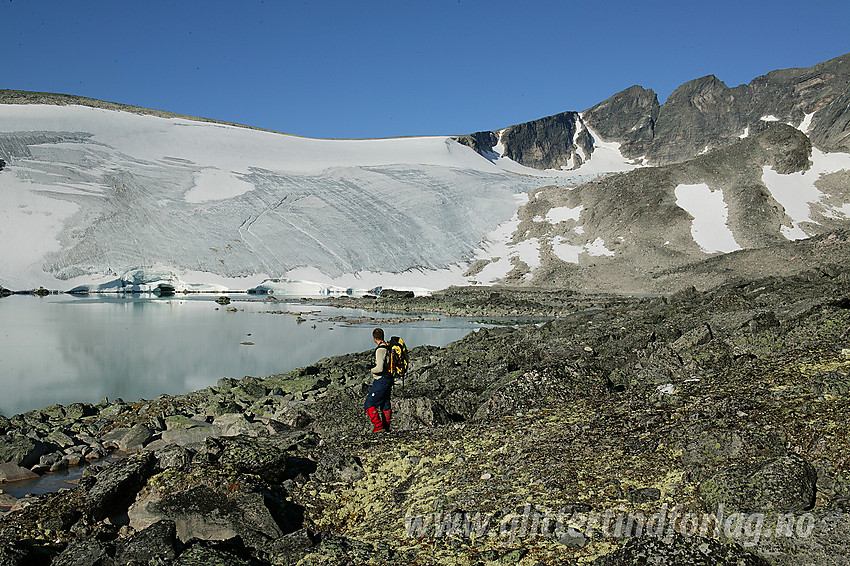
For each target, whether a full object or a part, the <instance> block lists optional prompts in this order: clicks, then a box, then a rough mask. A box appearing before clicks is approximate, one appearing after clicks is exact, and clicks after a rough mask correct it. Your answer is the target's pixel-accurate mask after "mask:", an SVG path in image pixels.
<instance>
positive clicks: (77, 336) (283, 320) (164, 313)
mask: <svg viewBox="0 0 850 566" xmlns="http://www.w3.org/2000/svg"><path fill="white" fill-rule="evenodd" d="M213 299H214V297H190V298H171V299H147V298H145V299H140V298H123V297H121V298H101V297H97V298H91V297H90V298H77V297H71V296H67V295H51V296H48V297H44V298H41V299H39V298H35V297H30V296H12V297H7V298H4V299H3V300H0V392H2V393H0V413H2V414H4V415H6V416H10V415H13V414H16V413H20V412H23V411H27V410H31V409H37V408H42V407H46V406H48V405H51V404H53V403H62V404H69V403H72V402H75V401H87V402H92V403H95V402H97V401H99V400H100V399H101V398H103V397H109V398H110V399H112V398H115V397H121V398H123V399H125V400H128V401H129V400H136V399H139V398H145V399H152V398H155V397H157V396H158V395H160V394H162V393H166V394H170V395H175V394H180V393H185V392H187V391H192V390H195V389H200V388H203V387H207V386H209V385H213V384H215V383H216V381H218V379H219V378H221V377H235V378H241V377H244V376H246V375H254V376H266V375H272V374H275V373H281V372H284V371H287V370H289V369H292V368H296V367H300V366H305V365H309V364H311V363H313V362H315V361H317V360H319V359H321V358H324V357H327V356H332V355H338V354H344V353H348V352H359V351H365V350H369V349H371V348H372V347H373V343H372V340H371V335H370V332H369V328H370V327H368V326H364V325H355V326H346V325H344V324H341V323H339V322H334V321H328V320H327V319H328V318H330V317H332V316H340V315H345V316H349V317H357V316H370V317H374V316H390V315H376V314H375V313H367V312H364V311H358V310H351V309H334V308H331V307H323V306H311V305H304V304H300V303H299V304H285V303H277V302H273V303H269V302H263V301H255V300H248V299H243V300H236V301H234V302H233V303H232V304H231V305H230V306H231V307H235V308H236V309H237V311H236V312H228V310H227V307H225V306H221V305H218V304H216V303H215V302H214V300H213ZM276 310H280V311H301V312H304V311H318V312H317V313H312V314H304V315H302V316H303V318H305V319H306V322H303V323H300V324H299V323H298V322H297V321H296V317H295V316H292V315H288V314H269V313H268V311H276ZM314 326H315V328H314ZM474 327H475V325H474V324H473V323H472V322H470V321H468V320H466V319H451V318H442V319H441V320H439V321H419V322H411V323H405V324H402V325H398V326H395V325H392V326H387V328H386V329H387V331H388V332H389V333H390V334H396V333H397V334H400V335H402V336H403V337H404V339H405V342H406V343H407V344H408V345H409V346H411V347H413V346H417V345H421V344H433V345H437V346H439V345H444V344H447V343H449V342H452V341H454V340H457V339H459V338H461V337H463V336H464V335H465V334H466V333H468V332H469V331H470V330H472V329H473V328H474ZM246 342H250V343H251V344H244V343H246Z"/></svg>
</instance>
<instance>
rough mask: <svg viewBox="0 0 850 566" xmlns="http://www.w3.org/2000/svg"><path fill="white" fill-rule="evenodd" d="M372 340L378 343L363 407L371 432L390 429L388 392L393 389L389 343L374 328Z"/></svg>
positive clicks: (390, 411)
mask: <svg viewBox="0 0 850 566" xmlns="http://www.w3.org/2000/svg"><path fill="white" fill-rule="evenodd" d="M372 340H374V341H375V344H377V345H378V347H377V348H375V366H374V367H372V368H370V369H369V374H370V375H371V377H372V385H371V387H370V388H369V393H368V394H367V395H366V402H365V403H364V404H363V407H364V408H365V409H366V414H367V415H369V420H371V421H372V425H373V428H372V432H380V431H383V430H387V431H388V430H389V429H390V417H391V415H392V410H391V409H390V393H391V392H392V389H393V376H392V374H391V373H390V372H389V361H390V360H389V359H388V358H389V356H390V345H389V344H387V343H386V342H384V331H383V330H382V329H380V328H376V329H375V330H373V331H372Z"/></svg>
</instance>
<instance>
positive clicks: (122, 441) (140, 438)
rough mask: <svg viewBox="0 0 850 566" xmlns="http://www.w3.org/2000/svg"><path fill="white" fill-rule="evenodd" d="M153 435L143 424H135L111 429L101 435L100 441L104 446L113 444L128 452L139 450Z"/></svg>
mask: <svg viewBox="0 0 850 566" xmlns="http://www.w3.org/2000/svg"><path fill="white" fill-rule="evenodd" d="M152 437H153V431H152V430H151V429H150V428H148V427H147V426H146V425H144V424H141V423H140V424H137V425H135V426H133V427H129V428H126V427H121V428H116V429H113V430H111V431H109V432H107V433H106V434H104V435H103V436H102V437H101V441H102V442H103V444H104V445H106V446H114V447H116V448H118V449H119V450H121V451H122V452H127V453H130V454H133V453H136V452H141V450H142V448H144V446H145V444H147V443H148V442H150V440H151V438H152Z"/></svg>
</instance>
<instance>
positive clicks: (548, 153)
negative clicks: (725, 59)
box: [458, 54, 850, 169]
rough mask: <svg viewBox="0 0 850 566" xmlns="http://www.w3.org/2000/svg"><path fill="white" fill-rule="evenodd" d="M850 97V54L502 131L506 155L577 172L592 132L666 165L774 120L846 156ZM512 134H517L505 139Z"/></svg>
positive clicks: (625, 96)
mask: <svg viewBox="0 0 850 566" xmlns="http://www.w3.org/2000/svg"><path fill="white" fill-rule="evenodd" d="M848 97H850V54H845V55H842V56H840V57H836V58H834V59H831V60H829V61H826V62H823V63H819V64H817V65H814V66H813V67H808V68H793V69H782V70H776V71H771V72H769V73H767V74H766V75H763V76H760V77H757V78H755V79H753V80H752V81H751V82H750V83H749V84H746V85H740V86H737V87H733V88H730V87H728V86H727V85H726V84H725V83H723V82H722V81H721V80H719V79H718V78H717V77H715V76H713V75H708V76H705V77H701V78H698V79H694V80H692V81H689V82H687V83H685V84H683V85H681V86H680V87H679V88H677V89H676V90H675V91H674V92H673V93H672V94H671V95H670V96H669V97H668V99H667V101H666V102H665V103H664V104H659V102H658V97H657V95H656V94H655V92H653V91H652V90H650V89H645V88H643V87H641V86H637V85H635V86H632V87H629V88H627V89H625V90H623V91H621V92H619V93H617V94H615V95H613V96H612V97H611V98H609V99H607V100H605V101H603V102H600V103H599V104H597V105H595V106H593V107H591V108H588V109H586V110H584V111H583V112H581V113H577V112H573V111H570V112H564V113H561V114H556V115H554V116H548V117H546V118H541V119H539V120H535V121H532V122H528V123H525V124H519V125H516V126H510V127H508V128H506V129H504V130H502V132H503V138H504V139H502V144H503V146H504V151H503V153H502V155H504V156H506V157H510V158H511V159H514V160H516V161H518V162H519V163H521V164H523V165H526V166H528V167H534V168H539V169H547V168H551V169H559V168H561V167H564V166H565V165H567V164H569V167H567V168H568V169H571V168H577V167H578V166H579V165H580V164H581V162H583V161H586V158H587V156H590V155H591V154H592V141H590V140H587V138H586V137H585V139H583V140H574V139H573V137H572V135H573V134H574V133H575V132H577V131H582V126H587V127H590V128H591V129H592V130H593V131H595V132H596V133H597V134H598V135H599V136H600V137H601V138H602V139H604V140H605V141H614V142H619V143H620V144H621V146H620V148H621V151H622V152H623V154H624V155H625V156H626V157H629V158H631V159H635V160H641V161H644V162H646V163H649V164H652V165H665V164H669V163H674V162H679V161H684V160H687V159H691V158H693V157H696V156H697V155H699V154H700V153H702V152H705V151H707V150H711V149H717V148H722V147H725V146H728V145H730V144H732V143H734V142H735V141H737V140H738V139H740V138H741V136H745V135H748V134H749V135H752V134H756V133H758V132H760V131H762V130H764V129H765V128H767V126H768V125H769V124H770V122H773V121H779V122H784V123H789V124H792V125H794V126H798V125H804V129H805V130H807V133H810V134H811V137H812V141H813V143H815V145H816V146H817V147H819V148H820V149H822V150H824V151H845V152H847V151H850V107H848ZM807 117H808V119H807ZM809 128H810V129H809ZM584 131H586V130H584ZM507 133H511V134H512V135H509V136H507V137H504V134H507ZM588 135H589V134H588ZM458 141H459V142H460V143H464V144H466V145H469V146H470V147H472V148H473V149H475V150H476V151H478V152H479V153H481V154H482V155H486V154H487V153H488V152H492V151H493V147H494V146H496V143H497V142H498V141H499V135H498V132H486V131H485V132H477V133H475V134H470V135H466V136H460V137H458ZM528 148H533V150H532V151H529V149H528ZM582 155H584V156H582Z"/></svg>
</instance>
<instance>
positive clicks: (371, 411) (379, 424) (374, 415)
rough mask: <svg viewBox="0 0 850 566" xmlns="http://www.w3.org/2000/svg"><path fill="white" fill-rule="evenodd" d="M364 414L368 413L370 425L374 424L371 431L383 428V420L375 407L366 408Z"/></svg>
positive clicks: (379, 430)
mask: <svg viewBox="0 0 850 566" xmlns="http://www.w3.org/2000/svg"><path fill="white" fill-rule="evenodd" d="M366 414H367V415H369V420H370V421H372V425H373V426H374V428H372V432H381V431H383V430H384V422H383V421H382V420H381V417H380V415H379V414H378V408H377V407H369V408H368V409H366Z"/></svg>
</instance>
